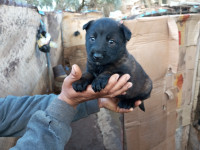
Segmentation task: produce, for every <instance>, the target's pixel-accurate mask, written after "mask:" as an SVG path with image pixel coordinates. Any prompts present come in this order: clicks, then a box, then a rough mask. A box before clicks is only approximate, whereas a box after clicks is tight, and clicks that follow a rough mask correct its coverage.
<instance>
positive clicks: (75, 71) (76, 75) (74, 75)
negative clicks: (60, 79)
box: [65, 64, 82, 83]
mask: <svg viewBox="0 0 200 150" xmlns="http://www.w3.org/2000/svg"><path fill="white" fill-rule="evenodd" d="M81 76H82V72H81V69H80V68H79V66H78V65H76V64H74V65H73V66H72V70H71V73H70V74H69V75H68V76H67V77H66V78H65V81H67V82H70V83H72V82H74V81H77V80H79V79H80V78H81Z"/></svg>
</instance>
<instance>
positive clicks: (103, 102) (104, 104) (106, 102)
mask: <svg viewBox="0 0 200 150" xmlns="http://www.w3.org/2000/svg"><path fill="white" fill-rule="evenodd" d="M118 102H119V99H117V98H99V99H98V104H99V108H106V109H109V110H111V111H114V112H117V113H128V112H132V111H133V108H130V109H125V108H120V107H119V106H118V105H117V104H118ZM141 103H142V102H141V100H138V101H136V102H135V107H137V106H139V105H140V104H141Z"/></svg>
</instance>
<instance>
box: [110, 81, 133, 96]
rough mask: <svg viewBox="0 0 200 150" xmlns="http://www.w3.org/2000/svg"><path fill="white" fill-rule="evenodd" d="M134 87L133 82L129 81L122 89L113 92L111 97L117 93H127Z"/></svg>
mask: <svg viewBox="0 0 200 150" xmlns="http://www.w3.org/2000/svg"><path fill="white" fill-rule="evenodd" d="M130 87H132V83H131V82H127V83H126V84H125V85H124V86H123V87H122V88H121V89H119V90H117V91H116V92H113V93H112V94H111V95H110V96H111V97H115V96H117V95H125V94H126V91H127V90H128V89H129V88H130Z"/></svg>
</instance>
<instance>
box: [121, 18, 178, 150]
mask: <svg viewBox="0 0 200 150" xmlns="http://www.w3.org/2000/svg"><path fill="white" fill-rule="evenodd" d="M124 23H125V25H127V26H128V27H129V28H130V29H131V31H132V38H131V40H130V41H129V42H128V43H127V49H128V50H129V51H130V53H131V54H133V56H134V57H135V58H136V60H137V61H138V62H139V63H140V64H141V65H142V67H143V68H144V70H145V71H146V72H147V74H148V75H149V76H150V77H151V79H152V80H153V87H154V88H153V91H152V94H151V97H150V98H149V99H147V100H146V101H145V102H144V103H145V107H146V112H142V111H141V110H139V109H138V108H137V109H135V110H134V111H133V112H132V113H128V114H125V131H126V139H127V148H128V150H160V149H163V150H167V149H170V150H173V149H175V140H174V139H175V129H176V121H175V120H176V98H177V96H176V92H177V88H176V87H174V85H173V81H174V74H175V73H176V72H177V68H178V60H179V49H178V28H177V25H176V22H175V19H173V18H171V17H168V16H165V17H154V18H141V19H136V20H131V21H125V22H124ZM169 142H170V144H169Z"/></svg>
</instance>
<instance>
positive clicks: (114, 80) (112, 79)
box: [104, 74, 119, 91]
mask: <svg viewBox="0 0 200 150" xmlns="http://www.w3.org/2000/svg"><path fill="white" fill-rule="evenodd" d="M118 79H119V75H118V74H114V75H112V76H111V77H110V79H109V80H108V84H107V85H106V87H105V88H104V91H109V90H110V89H112V88H113V87H114V86H115V84H116V83H117V81H118Z"/></svg>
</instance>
